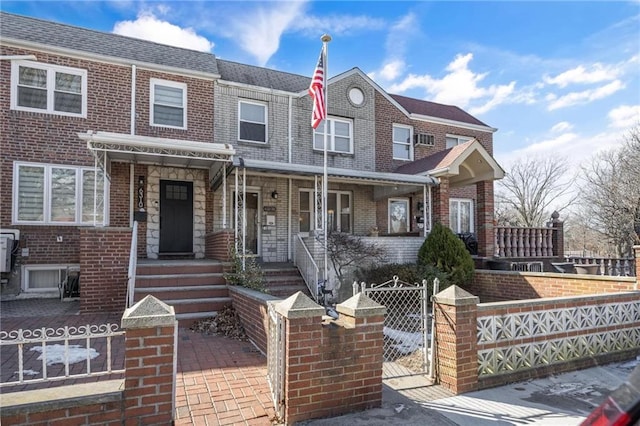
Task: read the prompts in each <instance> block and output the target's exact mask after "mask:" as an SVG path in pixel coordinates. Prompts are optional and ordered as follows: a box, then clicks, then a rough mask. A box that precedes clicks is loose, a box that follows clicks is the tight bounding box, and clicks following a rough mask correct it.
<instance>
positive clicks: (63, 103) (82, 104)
mask: <svg viewBox="0 0 640 426" xmlns="http://www.w3.org/2000/svg"><path fill="white" fill-rule="evenodd" d="M11 109H16V110H23V111H35V112H44V113H48V114H59V115H68V116H73V117H86V116H87V70H83V69H79V68H69V67H62V66H59V65H50V64H44V63H40V62H31V61H13V62H12V63H11Z"/></svg>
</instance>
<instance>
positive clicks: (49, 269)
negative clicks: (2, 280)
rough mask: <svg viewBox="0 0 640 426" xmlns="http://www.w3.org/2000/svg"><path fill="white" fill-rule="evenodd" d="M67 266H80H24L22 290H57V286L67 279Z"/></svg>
mask: <svg viewBox="0 0 640 426" xmlns="http://www.w3.org/2000/svg"><path fill="white" fill-rule="evenodd" d="M69 266H74V267H79V266H80V265H24V266H23V274H22V279H23V282H22V289H23V290H24V291H25V292H42V291H52V290H58V286H59V285H60V283H61V282H62V281H64V279H65V278H66V277H67V269H68V267H69Z"/></svg>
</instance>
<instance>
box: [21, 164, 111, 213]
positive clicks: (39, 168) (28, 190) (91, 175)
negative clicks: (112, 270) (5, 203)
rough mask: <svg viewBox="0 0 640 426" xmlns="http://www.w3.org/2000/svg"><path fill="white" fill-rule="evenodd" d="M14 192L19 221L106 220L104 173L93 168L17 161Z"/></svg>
mask: <svg viewBox="0 0 640 426" xmlns="http://www.w3.org/2000/svg"><path fill="white" fill-rule="evenodd" d="M14 194H15V196H14V209H13V211H14V222H16V223H29V224H65V223H66V224H94V223H95V224H99V225H102V224H103V223H104V209H105V202H104V201H105V181H104V174H103V173H102V171H98V172H97V173H96V171H95V170H94V169H93V168H84V167H69V166H59V165H52V164H24V163H16V164H15V173H14Z"/></svg>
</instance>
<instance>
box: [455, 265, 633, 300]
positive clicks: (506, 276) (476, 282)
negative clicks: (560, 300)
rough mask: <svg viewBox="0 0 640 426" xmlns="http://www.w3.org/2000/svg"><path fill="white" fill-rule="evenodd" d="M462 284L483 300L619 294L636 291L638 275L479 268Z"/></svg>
mask: <svg viewBox="0 0 640 426" xmlns="http://www.w3.org/2000/svg"><path fill="white" fill-rule="evenodd" d="M463 287H464V289H465V290H467V291H468V292H470V293H471V294H474V295H476V296H478V297H479V298H480V300H481V301H482V302H483V303H484V302H497V301H504V300H523V299H539V298H543V297H564V296H578V295H584V294H602V293H617V292H624V291H632V290H635V289H637V284H636V277H607V276H599V275H577V274H559V273H551V272H512V271H489V270H483V269H476V271H475V273H474V276H473V280H472V281H471V283H470V284H468V285H465V286H463Z"/></svg>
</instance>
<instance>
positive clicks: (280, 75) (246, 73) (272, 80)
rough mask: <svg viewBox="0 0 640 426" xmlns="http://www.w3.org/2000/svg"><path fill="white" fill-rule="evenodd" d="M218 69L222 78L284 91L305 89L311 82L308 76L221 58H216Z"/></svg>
mask: <svg viewBox="0 0 640 426" xmlns="http://www.w3.org/2000/svg"><path fill="white" fill-rule="evenodd" d="M218 70H219V71H220V75H221V76H222V79H223V80H227V81H233V82H235V83H243V84H249V85H251V86H260V87H268V88H269V89H275V90H284V91H286V92H300V91H302V90H305V89H307V88H308V87H309V83H310V82H311V78H310V77H305V76H301V75H297V74H291V73H288V72H283V71H276V70H272V69H269V68H261V67H256V66H253V65H245V64H240V63H237V62H230V61H224V60H222V59H218Z"/></svg>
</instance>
